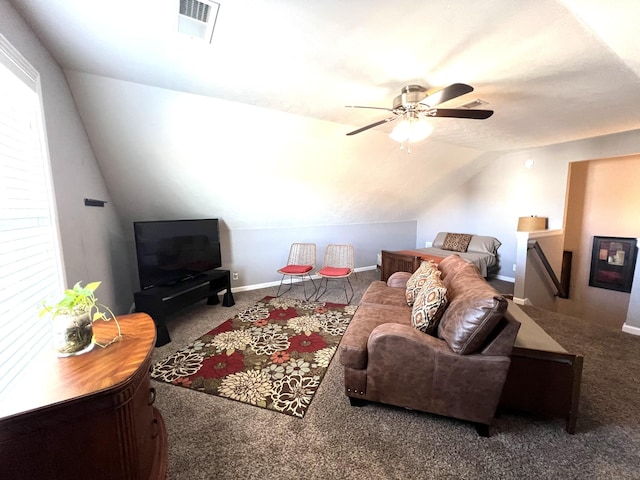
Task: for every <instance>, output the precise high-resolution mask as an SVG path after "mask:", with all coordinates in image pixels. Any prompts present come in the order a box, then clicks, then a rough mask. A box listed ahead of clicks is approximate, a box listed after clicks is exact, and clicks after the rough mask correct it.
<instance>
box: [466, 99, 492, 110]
mask: <svg viewBox="0 0 640 480" xmlns="http://www.w3.org/2000/svg"><path fill="white" fill-rule="evenodd" d="M488 104H489V102H485V101H484V100H480V99H479V98H476V99H475V100H472V101H470V102H468V103H465V104H464V105H460V107H459V108H476V107H481V106H482V105H488Z"/></svg>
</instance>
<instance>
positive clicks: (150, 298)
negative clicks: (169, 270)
mask: <svg viewBox="0 0 640 480" xmlns="http://www.w3.org/2000/svg"><path fill="white" fill-rule="evenodd" d="M222 290H226V291H225V293H224V296H223V299H222V305H224V306H225V307H232V306H233V305H235V303H236V302H235V300H234V299H233V293H231V273H230V272H229V270H209V271H207V272H204V273H203V274H202V275H198V276H197V277H194V278H191V279H189V280H185V281H183V282H179V283H176V284H174V285H166V286H161V287H152V288H148V289H146V290H141V291H139V292H136V293H134V294H133V297H134V301H135V304H136V312H144V313H147V314H149V315H150V316H151V318H153V321H154V322H155V324H156V332H157V335H156V347H161V346H162V345H166V344H167V343H169V342H170V341H171V337H170V336H169V331H168V330H167V326H166V325H165V320H166V319H167V317H169V315H171V314H172V313H175V312H177V311H178V310H181V309H183V308H185V307H187V306H189V305H192V304H194V303H196V302H199V301H200V300H202V299H204V298H206V299H207V305H217V304H219V303H220V299H219V298H218V293H219V292H221V291H222Z"/></svg>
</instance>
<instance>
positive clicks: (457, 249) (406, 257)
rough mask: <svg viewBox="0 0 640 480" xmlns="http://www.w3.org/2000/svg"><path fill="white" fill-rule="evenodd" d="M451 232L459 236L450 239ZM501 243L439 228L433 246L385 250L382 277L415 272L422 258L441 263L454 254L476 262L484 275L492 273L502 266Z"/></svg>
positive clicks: (384, 278)
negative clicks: (500, 264) (499, 249)
mask: <svg viewBox="0 0 640 480" xmlns="http://www.w3.org/2000/svg"><path fill="white" fill-rule="evenodd" d="M452 236H457V237H455V238H454V240H453V241H448V240H449V239H450V238H451V237H452ZM467 237H470V238H467ZM456 240H457V241H456ZM467 240H468V241H467ZM500 245H501V243H500V241H499V240H498V239H496V238H494V237H490V236H485V235H471V234H458V233H449V232H440V233H438V234H437V235H436V238H435V239H434V240H433V242H432V244H431V246H430V247H426V248H416V249H412V250H397V251H391V250H383V251H382V260H381V265H380V266H381V279H382V280H383V281H386V280H387V279H388V278H389V277H390V276H391V274H393V273H394V272H409V273H413V272H415V271H416V270H417V268H418V267H419V266H420V263H422V262H423V261H426V260H433V261H434V262H435V263H440V260H442V259H443V258H445V257H447V256H449V255H452V254H457V255H460V256H461V257H462V258H463V259H464V260H466V261H467V262H469V263H473V264H474V265H475V266H476V267H478V270H480V273H481V274H482V276H483V277H487V276H488V275H489V273H493V272H497V271H498V270H499V269H500V266H499V261H498V248H499V247H500ZM452 247H453V249H452Z"/></svg>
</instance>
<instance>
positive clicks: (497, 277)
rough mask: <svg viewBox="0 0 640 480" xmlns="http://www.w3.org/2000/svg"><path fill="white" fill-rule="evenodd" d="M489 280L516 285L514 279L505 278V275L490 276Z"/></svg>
mask: <svg viewBox="0 0 640 480" xmlns="http://www.w3.org/2000/svg"><path fill="white" fill-rule="evenodd" d="M489 278H495V279H497V280H502V281H504V282H511V283H516V279H515V278H514V277H507V276H505V275H491V276H489Z"/></svg>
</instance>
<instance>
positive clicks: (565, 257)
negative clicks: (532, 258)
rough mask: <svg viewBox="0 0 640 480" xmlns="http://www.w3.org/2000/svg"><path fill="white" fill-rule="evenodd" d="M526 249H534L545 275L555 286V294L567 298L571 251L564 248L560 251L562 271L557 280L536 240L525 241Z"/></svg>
mask: <svg viewBox="0 0 640 480" xmlns="http://www.w3.org/2000/svg"><path fill="white" fill-rule="evenodd" d="M527 250H534V251H535V252H536V253H537V254H538V258H539V259H540V261H541V262H542V266H543V267H544V270H545V272H547V275H548V276H549V278H550V279H551V281H552V282H553V285H554V286H555V288H556V293H555V296H557V297H560V298H569V284H570V281H571V259H572V257H573V254H572V252H568V251H566V250H565V251H563V252H562V271H561V273H560V280H558V277H557V276H556V273H555V272H554V271H553V268H551V264H550V263H549V260H547V256H546V255H545V254H544V251H543V250H542V247H541V246H540V244H539V243H538V241H537V240H529V242H528V243H527Z"/></svg>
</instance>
